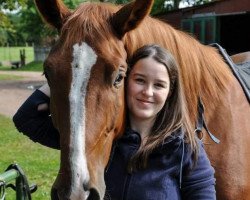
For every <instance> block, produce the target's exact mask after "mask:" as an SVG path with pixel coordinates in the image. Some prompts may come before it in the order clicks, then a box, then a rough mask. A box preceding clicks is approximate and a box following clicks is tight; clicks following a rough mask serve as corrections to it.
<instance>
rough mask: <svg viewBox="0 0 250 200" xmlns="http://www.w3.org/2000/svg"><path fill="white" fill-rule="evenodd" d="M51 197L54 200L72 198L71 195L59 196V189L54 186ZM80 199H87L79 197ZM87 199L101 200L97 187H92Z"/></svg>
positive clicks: (68, 199)
mask: <svg viewBox="0 0 250 200" xmlns="http://www.w3.org/2000/svg"><path fill="white" fill-rule="evenodd" d="M51 199H52V200H71V199H70V198H69V197H67V196H65V197H60V198H59V196H58V190H57V189H56V188H54V187H52V189H51ZM78 200H85V199H78ZM86 200H101V198H100V195H99V193H98V191H97V190H96V189H95V188H90V190H89V195H88V198H87V199H86Z"/></svg>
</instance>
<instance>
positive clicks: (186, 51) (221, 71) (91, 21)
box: [61, 3, 232, 122]
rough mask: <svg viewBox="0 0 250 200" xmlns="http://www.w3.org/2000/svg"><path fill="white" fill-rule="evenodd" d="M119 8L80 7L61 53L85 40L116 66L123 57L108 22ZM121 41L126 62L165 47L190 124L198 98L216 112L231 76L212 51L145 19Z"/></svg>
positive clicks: (71, 19)
mask: <svg viewBox="0 0 250 200" xmlns="http://www.w3.org/2000/svg"><path fill="white" fill-rule="evenodd" d="M118 8H119V7H117V6H113V5H111V4H103V3H84V4H82V5H80V6H79V7H78V8H77V9H76V10H75V11H74V12H73V13H72V15H71V16H70V17H69V18H68V19H67V21H66V23H65V24H64V26H63V28H62V33H61V38H62V41H63V45H64V48H63V49H68V48H72V44H74V43H80V42H82V41H86V40H85V39H87V40H88V41H87V42H88V43H90V45H91V46H93V47H94V48H95V50H96V51H99V52H98V55H99V56H100V55H101V56H102V57H103V59H105V60H106V61H109V62H115V60H116V57H119V56H118V54H122V53H121V52H120V51H119V48H116V47H117V38H116V37H115V33H114V30H113V28H112V25H111V22H110V20H109V19H110V17H111V16H112V14H113V13H114V12H116V11H117V10H118ZM68 29H70V31H68ZM123 41H124V43H125V47H126V50H127V54H128V58H129V57H130V56H131V55H132V54H133V53H134V51H135V50H136V49H137V48H139V47H141V46H143V45H145V44H152V43H156V44H159V45H161V46H163V47H165V48H166V49H168V50H169V51H170V52H171V53H172V54H173V55H174V56H175V58H176V60H177V62H178V64H179V66H180V69H181V76H182V81H183V85H184V91H185V94H186V98H187V103H188V109H189V112H190V114H191V116H190V117H191V119H192V120H193V122H194V121H195V120H196V117H197V101H198V96H200V97H201V98H202V100H203V102H204V104H205V107H207V108H209V109H215V106H216V104H218V102H219V101H221V96H222V94H223V93H224V92H225V91H226V89H227V86H228V83H229V81H230V80H231V78H232V75H231V72H230V71H229V69H228V67H227V66H226V64H225V63H224V61H223V59H222V58H221V56H220V55H219V54H218V53H217V51H216V50H215V49H214V48H212V47H208V46H204V45H202V44H200V43H199V42H198V41H197V40H196V39H194V38H193V37H191V36H190V35H188V34H186V33H184V32H182V31H179V30H176V29H174V28H173V27H171V26H170V25H168V24H167V23H165V22H162V21H160V20H157V19H153V18H151V17H146V19H145V20H144V21H143V22H142V24H140V26H139V27H138V28H136V29H135V30H132V31H130V32H129V33H127V34H126V35H125V37H124V38H123Z"/></svg>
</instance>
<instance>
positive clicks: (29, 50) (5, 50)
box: [0, 47, 34, 63]
mask: <svg viewBox="0 0 250 200" xmlns="http://www.w3.org/2000/svg"><path fill="white" fill-rule="evenodd" d="M22 49H25V55H26V63H29V62H31V61H33V60H34V50H33V47H0V61H6V60H9V61H18V60H20V50H22Z"/></svg>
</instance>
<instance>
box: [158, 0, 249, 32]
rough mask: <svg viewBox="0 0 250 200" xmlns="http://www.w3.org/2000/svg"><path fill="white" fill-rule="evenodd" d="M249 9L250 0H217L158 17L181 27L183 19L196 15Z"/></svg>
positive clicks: (237, 11)
mask: <svg viewBox="0 0 250 200" xmlns="http://www.w3.org/2000/svg"><path fill="white" fill-rule="evenodd" d="M247 11H248V12H250V0H216V1H214V2H211V3H208V4H205V5H200V6H194V7H189V8H183V9H179V10H176V11H171V12H168V13H166V14H163V15H159V16H157V17H158V18H160V19H164V20H165V21H167V22H168V23H169V24H171V25H172V26H174V27H177V28H180V27H181V20H182V19H185V18H189V17H192V16H194V15H199V14H205V13H206V14H209V13H211V14H215V15H218V14H229V13H240V12H247Z"/></svg>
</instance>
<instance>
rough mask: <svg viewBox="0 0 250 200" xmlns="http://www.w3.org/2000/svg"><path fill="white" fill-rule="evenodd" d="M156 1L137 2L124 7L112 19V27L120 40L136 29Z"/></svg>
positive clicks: (140, 0)
mask: <svg viewBox="0 0 250 200" xmlns="http://www.w3.org/2000/svg"><path fill="white" fill-rule="evenodd" d="M153 3H154V0H136V1H135V2H131V3H129V4H127V5H125V6H123V7H122V8H121V9H120V10H119V11H118V12H116V13H115V14H114V15H113V17H112V25H113V28H114V30H115V31H116V33H117V35H118V37H119V38H122V37H123V36H124V35H125V34H126V33H127V32H129V31H131V30H133V29H135V28H136V27H137V26H138V25H139V24H140V23H141V22H142V21H143V19H144V18H145V17H146V16H147V15H148V14H149V13H150V11H151V8H152V5H153Z"/></svg>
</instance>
